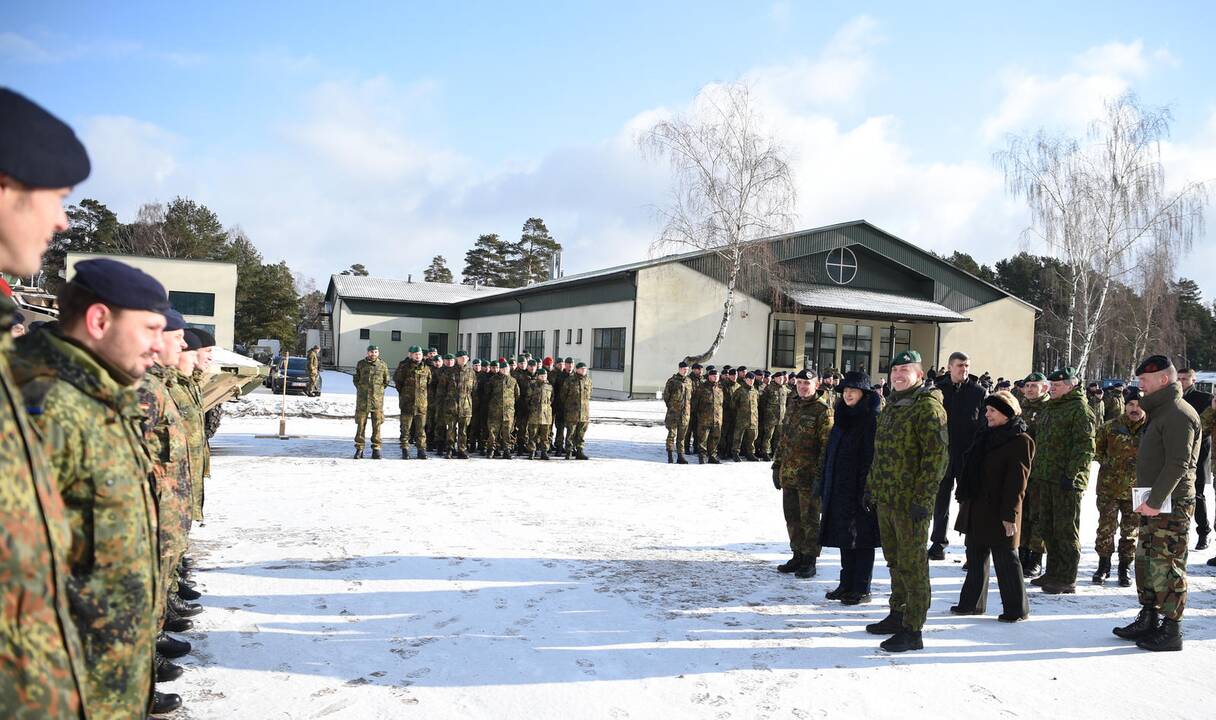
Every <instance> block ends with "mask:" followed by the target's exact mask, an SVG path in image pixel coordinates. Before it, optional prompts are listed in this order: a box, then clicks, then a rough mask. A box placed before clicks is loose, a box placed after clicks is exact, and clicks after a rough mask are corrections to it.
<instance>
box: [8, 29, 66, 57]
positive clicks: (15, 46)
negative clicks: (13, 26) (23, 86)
mask: <svg viewBox="0 0 1216 720" xmlns="http://www.w3.org/2000/svg"><path fill="white" fill-rule="evenodd" d="M0 57H7V58H11V59H13V60H17V61H18V62H28V63H45V62H51V61H52V60H54V59H55V58H54V56H52V55H51V53H49V52H47V51H46V50H45V49H43V47H42V46H41V45H39V44H38V43H36V42H34V41H33V40H31V39H29V38H27V37H25V36H24V35H18V34H17V33H15V32H0Z"/></svg>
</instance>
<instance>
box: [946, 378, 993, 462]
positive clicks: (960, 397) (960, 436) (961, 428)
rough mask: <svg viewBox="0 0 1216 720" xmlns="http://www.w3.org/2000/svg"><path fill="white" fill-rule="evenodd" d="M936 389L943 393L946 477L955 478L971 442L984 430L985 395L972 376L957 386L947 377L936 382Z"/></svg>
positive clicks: (984, 391)
mask: <svg viewBox="0 0 1216 720" xmlns="http://www.w3.org/2000/svg"><path fill="white" fill-rule="evenodd" d="M937 389H938V390H940V391H941V393H942V406H943V407H945V408H946V417H947V418H948V419H947V421H946V428H947V430H948V434H949V436H950V464H949V466H947V468H946V474H947V475H949V476H950V477H957V476H958V474H959V473H961V472H962V471H963V454H964V453H966V452H967V448H969V447H971V441H972V440H974V439H975V434H976V432H978V431H979V430H980V429H981V428H984V427H987V423H986V422H985V420H984V398H985V397H987V396H988V392H987V391H986V390H985V389H984V387H983V386H982V385H980V383H979V380H978V379H977V378H976V377H975V376H974V375H968V376H967V377H966V379H964V380H963V382H961V383H958V384H957V385H956V384H955V383H954V381H953V380H951V379H950V376H949V375H946V376H945V377H942V378H939V379H938V382H937Z"/></svg>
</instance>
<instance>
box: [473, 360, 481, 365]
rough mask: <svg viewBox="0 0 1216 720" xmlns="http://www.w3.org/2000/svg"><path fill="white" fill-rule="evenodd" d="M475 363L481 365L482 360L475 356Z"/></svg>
mask: <svg viewBox="0 0 1216 720" xmlns="http://www.w3.org/2000/svg"><path fill="white" fill-rule="evenodd" d="M473 364H474V365H481V360H479V359H478V358H473Z"/></svg>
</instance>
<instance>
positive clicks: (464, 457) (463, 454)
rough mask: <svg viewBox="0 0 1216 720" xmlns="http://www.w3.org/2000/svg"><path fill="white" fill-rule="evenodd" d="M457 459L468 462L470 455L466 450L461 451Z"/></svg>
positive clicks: (458, 452)
mask: <svg viewBox="0 0 1216 720" xmlns="http://www.w3.org/2000/svg"><path fill="white" fill-rule="evenodd" d="M456 459H457V460H468V459H469V454H468V453H467V452H465V451H464V450H459V451H457V453H456Z"/></svg>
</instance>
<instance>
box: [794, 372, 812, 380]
mask: <svg viewBox="0 0 1216 720" xmlns="http://www.w3.org/2000/svg"><path fill="white" fill-rule="evenodd" d="M794 379H795V380H814V379H815V376H814V375H813V374H811V372H810V371H808V370H799V371H798V374H797V375H795V376H794Z"/></svg>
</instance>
